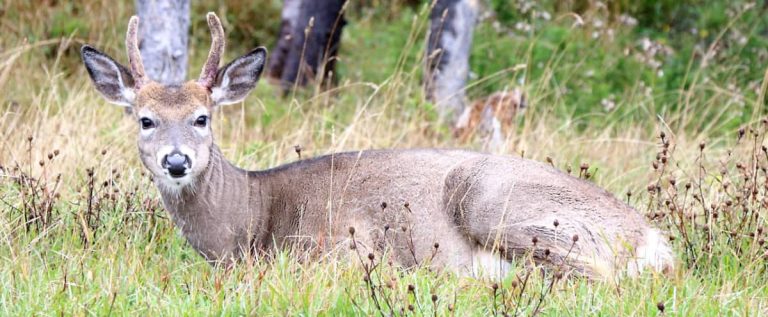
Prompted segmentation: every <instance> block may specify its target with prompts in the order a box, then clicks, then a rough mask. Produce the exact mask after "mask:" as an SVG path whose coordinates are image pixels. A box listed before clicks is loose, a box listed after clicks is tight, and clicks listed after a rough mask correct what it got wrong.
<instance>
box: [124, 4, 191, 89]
mask: <svg viewBox="0 0 768 317" xmlns="http://www.w3.org/2000/svg"><path fill="white" fill-rule="evenodd" d="M189 10H190V4H189V0H136V11H137V13H138V15H139V19H140V21H141V22H140V23H139V41H140V42H139V49H140V51H141V58H142V60H143V61H144V67H145V69H146V72H147V75H148V76H149V78H151V79H152V80H154V81H157V82H159V83H163V84H179V83H182V82H184V81H185V80H186V78H187V44H188V42H189Z"/></svg>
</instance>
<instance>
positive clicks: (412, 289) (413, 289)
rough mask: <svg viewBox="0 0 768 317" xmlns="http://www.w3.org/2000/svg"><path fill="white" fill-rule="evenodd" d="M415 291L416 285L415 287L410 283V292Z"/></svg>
mask: <svg viewBox="0 0 768 317" xmlns="http://www.w3.org/2000/svg"><path fill="white" fill-rule="evenodd" d="M415 291H416V287H415V286H413V284H408V292H411V293H413V292H415Z"/></svg>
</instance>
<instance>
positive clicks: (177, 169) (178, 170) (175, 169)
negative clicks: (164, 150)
mask: <svg viewBox="0 0 768 317" xmlns="http://www.w3.org/2000/svg"><path fill="white" fill-rule="evenodd" d="M163 167H164V168H165V169H167V170H168V173H169V174H171V177H182V176H184V175H186V174H187V173H186V171H187V168H189V156H186V155H184V154H181V153H180V152H171V154H168V155H166V156H165V158H163Z"/></svg>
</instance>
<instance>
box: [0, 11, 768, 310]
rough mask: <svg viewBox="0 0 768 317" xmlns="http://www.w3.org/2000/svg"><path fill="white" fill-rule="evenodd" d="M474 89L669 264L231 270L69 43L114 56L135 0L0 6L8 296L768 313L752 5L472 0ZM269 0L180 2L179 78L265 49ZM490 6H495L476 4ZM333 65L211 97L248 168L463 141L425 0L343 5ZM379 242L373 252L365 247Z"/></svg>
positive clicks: (2, 267) (117, 302) (229, 153)
mask: <svg viewBox="0 0 768 317" xmlns="http://www.w3.org/2000/svg"><path fill="white" fill-rule="evenodd" d="M483 3H484V4H485V5H486V6H487V7H488V8H490V9H493V10H492V11H494V12H495V13H494V14H490V13H489V14H483V16H482V19H481V21H480V23H479V25H478V27H477V29H476V31H475V38H474V47H473V50H472V57H471V67H472V74H471V78H470V81H469V85H468V87H467V94H468V96H469V97H470V98H480V97H482V96H486V95H488V94H490V93H492V92H494V91H499V90H504V89H512V88H518V87H519V88H521V89H522V90H523V91H524V92H525V95H526V96H527V100H528V107H527V109H526V111H525V112H524V113H523V114H522V115H520V116H519V117H518V119H517V122H516V124H515V127H514V129H513V130H512V131H507V133H506V135H505V144H504V148H502V149H496V150H495V151H497V152H499V153H503V154H508V155H515V156H524V157H526V158H531V159H534V160H538V161H542V162H548V163H549V164H552V165H554V166H556V167H557V168H560V169H561V170H564V171H569V172H570V173H572V174H574V175H577V176H579V177H584V178H588V179H589V180H590V181H592V182H594V183H596V184H598V185H600V186H601V187H604V188H606V189H608V190H609V191H610V192H612V193H614V194H615V195H616V196H618V197H620V198H621V199H623V200H626V201H627V202H628V203H629V204H630V205H632V206H633V207H634V208H636V209H637V210H638V212H640V213H642V214H644V215H647V217H648V219H650V220H651V221H652V222H653V223H654V224H655V225H657V226H658V227H660V228H662V229H663V230H664V231H665V232H666V233H667V234H668V235H669V239H670V241H671V243H672V245H673V248H674V250H675V252H676V255H677V258H678V263H677V264H676V267H675V270H674V272H672V273H671V274H668V275H663V274H654V273H645V274H643V275H641V276H639V277H636V278H620V277H617V278H616V279H613V280H606V281H590V280H587V279H582V278H563V277H562V276H558V275H557V274H555V273H553V272H548V271H541V270H539V269H537V268H536V267H535V266H532V265H531V264H530V261H529V259H526V258H521V259H519V261H518V262H517V263H516V268H515V270H514V272H513V273H512V274H510V275H508V276H507V277H505V278H504V279H502V280H475V279H469V278H461V277H458V276H455V275H453V274H451V273H448V272H441V271H434V270H430V269H428V268H426V267H424V268H416V269H407V270H406V269H401V268H398V267H394V266H392V265H389V264H388V263H378V264H377V265H371V264H372V262H374V261H375V260H371V261H370V262H369V260H368V259H360V261H359V263H346V262H338V261H332V260H330V259H321V260H319V261H313V262H306V263H303V262H300V261H298V260H296V258H295V257H294V256H292V255H291V254H290V253H287V252H281V253H278V254H277V255H276V256H275V257H274V258H272V259H250V260H248V261H244V262H242V263H240V264H239V265H237V266H236V267H234V268H233V269H231V270H226V269H222V268H216V267H212V266H210V265H209V264H208V263H206V262H205V261H204V260H203V258H202V257H200V256H199V255H198V254H197V253H196V252H195V251H194V250H193V249H192V248H191V247H190V246H188V245H187V243H186V241H185V240H184V238H183V237H182V236H181V235H180V233H179V232H178V231H177V230H176V229H175V228H174V226H173V224H172V222H171V220H170V219H169V216H168V215H167V214H166V213H165V211H164V210H163V207H162V204H161V203H160V201H159V195H158V193H157V191H156V189H155V187H154V185H153V184H152V182H151V180H150V178H149V176H148V175H147V174H146V173H145V171H144V167H143V166H142V165H141V162H140V161H139V159H138V155H137V149H136V145H135V142H136V135H137V130H138V128H137V124H136V122H134V120H133V119H132V118H131V117H130V116H128V115H126V114H125V113H124V110H123V109H121V108H120V107H116V106H112V105H109V104H107V103H106V102H104V101H103V100H102V98H101V97H100V96H99V95H98V93H97V92H96V91H95V89H93V87H92V86H91V83H90V82H89V80H88V76H87V73H86V71H85V68H84V67H83V66H82V64H81V61H80V56H79V48H80V46H81V45H82V44H84V43H89V44H92V45H95V46H97V47H99V48H100V49H102V50H104V51H105V52H107V53H109V54H111V55H112V56H113V57H115V58H116V59H118V61H121V62H123V63H124V62H125V56H126V54H125V48H124V44H123V41H124V32H125V28H126V24H127V21H128V18H129V17H130V16H131V15H132V14H133V12H134V11H133V6H132V2H115V1H106V0H86V1H79V2H72V3H70V2H63V1H54V0H47V1H39V2H29V1H24V0H5V1H2V2H0V34H2V35H1V36H0V239H1V241H0V315H4V316H30V315H42V316H48V315H51V316H54V315H76V316H87V315H98V316H103V315H149V316H155V315H172V316H173V315H183V316H194V315H223V316H232V315H258V316H271V315H279V316H298V315H300V316H339V315H366V316H370V315H387V316H388V315H396V316H400V315H415V316H425V315H434V316H437V315H440V316H454V315H455V316H473V315H499V316H505V315H510V316H514V315H520V316H529V315H544V316H561V315H565V316H587V315H600V316H634V315H640V316H649V315H650V316H656V315H674V316H722V315H726V316H743V315H749V316H752V315H765V314H768V289H766V284H767V282H768V272H766V269H768V265H766V260H768V245H766V244H765V238H766V236H768V232H766V230H765V229H766V224H767V222H768V142H766V140H765V136H766V133H768V113H766V107H767V106H768V101H767V100H766V93H768V19H767V18H766V16H768V3H766V2H764V1H760V2H744V1H720V0H716V1H707V2H706V3H705V2H703V1H693V0H686V1H664V0H662V1H654V2H649V3H645V2H641V3H635V2H631V1H614V2H607V3H604V2H599V1H565V2H561V1H542V2H531V1H518V0H514V1H507V0H488V1H484V2H483ZM280 5H281V1H276V0H269V1H267V0H265V1H242V0H231V1H217V2H216V3H215V4H208V3H206V4H202V3H194V4H193V7H192V30H191V31H192V36H191V38H190V61H191V63H190V64H191V65H190V67H189V70H190V71H189V74H191V75H190V78H192V77H193V76H195V75H196V74H197V72H198V70H199V69H200V66H201V65H202V63H203V61H204V60H205V57H206V55H205V54H206V53H207V50H208V47H209V46H208V45H209V41H210V39H209V37H208V30H207V26H206V25H205V21H204V19H203V16H204V13H205V12H208V11H216V12H217V13H219V16H220V17H222V20H223V22H224V27H225V29H226V32H227V34H228V47H227V52H226V55H225V59H226V60H231V59H232V58H234V57H236V56H239V55H240V54H242V53H245V52H246V51H247V50H248V49H250V48H252V47H255V46H257V45H267V46H268V47H270V45H271V44H273V43H274V41H275V37H276V33H277V31H278V28H279V23H280ZM492 11H488V12H492ZM348 19H349V20H350V23H349V25H348V27H347V28H346V29H345V30H344V34H343V37H342V48H341V53H340V61H339V64H338V78H339V82H338V84H337V85H336V86H335V87H334V88H332V89H330V90H322V89H320V87H318V86H315V85H311V86H310V87H306V88H299V89H296V90H294V91H292V92H291V93H289V94H288V95H287V96H282V95H281V94H280V93H279V92H278V89H277V88H276V87H274V86H271V85H269V84H268V83H266V82H262V83H260V85H259V86H258V87H257V89H256V91H255V92H254V93H252V94H251V95H250V96H249V97H248V98H247V99H246V100H245V101H244V102H242V103H240V104H236V105H231V106H227V107H223V108H221V109H220V110H218V111H217V113H215V115H214V121H213V126H214V131H215V139H216V140H217V142H218V144H219V145H220V147H221V149H222V151H223V153H224V154H225V156H226V157H227V158H228V159H230V160H231V161H233V162H235V163H236V165H238V166H240V167H243V168H247V169H264V168H269V167H274V166H277V165H279V164H283V163H287V162H292V161H295V160H298V159H300V158H299V157H298V155H297V153H296V150H295V146H297V145H299V146H300V147H301V149H302V150H301V156H302V158H306V157H311V156H315V155H322V154H328V153H334V152H340V151H345V150H354V149H373V148H413V147H446V148H467V149H476V150H483V149H482V145H481V144H480V143H479V142H475V141H470V142H466V143H462V142H459V141H457V140H456V139H454V138H453V136H452V131H451V129H450V127H449V126H447V125H446V124H445V123H443V122H440V120H439V119H438V115H437V111H436V109H435V107H434V105H433V104H431V103H430V102H428V101H426V100H425V98H424V95H423V92H422V90H421V81H420V80H421V73H422V67H423V64H422V62H423V51H424V50H423V46H424V34H425V33H424V32H425V31H426V29H427V26H428V8H427V5H426V4H425V3H422V4H419V5H415V6H412V5H407V4H406V3H404V1H385V0H369V1H357V2H353V3H352V5H351V6H350V7H349V11H348ZM375 258H378V256H375Z"/></svg>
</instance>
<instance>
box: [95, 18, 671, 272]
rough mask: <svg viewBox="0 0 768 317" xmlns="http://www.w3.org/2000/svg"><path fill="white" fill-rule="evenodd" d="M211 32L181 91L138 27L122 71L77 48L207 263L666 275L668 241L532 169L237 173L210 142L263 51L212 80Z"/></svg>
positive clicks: (379, 154) (452, 154)
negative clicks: (360, 255)
mask: <svg viewBox="0 0 768 317" xmlns="http://www.w3.org/2000/svg"><path fill="white" fill-rule="evenodd" d="M207 22H208V26H209V28H210V34H211V37H212V44H211V47H210V51H209V53H208V58H207V60H206V62H205V63H204V66H203V68H202V71H201V73H200V77H199V78H198V79H197V80H191V81H188V82H185V83H181V84H176V85H162V84H159V83H156V82H153V81H152V80H151V79H149V78H148V77H147V76H146V74H145V72H144V67H143V64H142V60H141V55H140V51H139V46H138V39H137V37H138V36H137V29H138V25H139V19H138V17H136V16H133V17H132V18H130V20H129V23H128V30H127V34H126V47H127V52H128V61H129V66H128V67H126V66H123V65H121V64H120V63H118V62H116V61H115V60H114V59H112V58H111V57H110V56H108V55H106V54H105V53H102V52H100V51H98V50H97V49H95V48H93V47H91V46H89V45H83V46H82V48H81V56H82V60H83V62H84V65H85V68H86V69H87V72H88V74H89V77H90V79H91V81H92V83H93V85H94V86H95V88H96V90H97V91H98V92H100V93H101V95H103V97H104V98H105V99H106V100H107V101H108V102H110V103H113V104H117V105H121V106H125V107H130V109H132V111H131V114H130V116H131V118H132V119H133V120H135V121H136V122H137V123H138V141H137V145H138V152H139V157H140V159H141V162H142V163H143V165H144V167H145V168H146V169H147V170H148V171H149V172H150V173H151V175H152V177H153V182H154V184H155V186H156V187H157V190H158V191H159V194H160V197H161V200H162V204H163V206H164V208H165V209H166V211H167V212H168V213H169V214H170V216H171V218H172V221H173V223H174V225H175V226H176V227H177V229H178V230H180V231H181V233H182V235H183V236H184V237H185V238H186V240H187V242H188V244H189V245H191V246H192V247H193V248H194V249H195V250H196V251H197V252H198V253H199V254H200V255H201V256H202V257H203V258H204V259H205V261H207V262H210V263H212V264H214V265H217V264H220V263H237V262H238V261H242V260H243V259H245V258H247V257H248V256H252V257H253V256H258V255H269V254H274V252H277V251H279V250H288V249H291V250H300V251H306V252H319V253H320V254H327V253H331V252H334V251H335V250H342V249H343V250H347V251H346V253H347V254H350V253H351V252H352V251H349V250H352V249H354V250H356V251H355V252H373V251H376V252H383V253H385V254H387V257H388V259H390V260H392V261H393V262H394V263H397V265H399V266H403V267H413V266H416V265H420V264H424V263H428V265H429V266H430V267H435V268H441V269H444V270H447V271H453V272H456V273H457V274H460V275H467V276H482V275H483V273H482V272H491V273H493V272H499V273H496V274H504V273H505V272H508V270H509V268H510V265H511V264H513V262H514V261H515V259H518V258H522V257H523V256H528V257H529V259H533V261H532V262H531V263H534V264H536V263H542V264H544V265H543V267H551V268H554V269H560V268H565V269H567V270H569V272H574V274H578V275H581V276H586V277H588V278H595V279H601V278H611V277H613V276H618V275H622V276H624V275H625V274H626V275H636V274H639V273H641V272H644V271H651V272H669V271H670V270H672V269H673V267H674V256H673V252H672V249H671V248H670V246H669V245H668V242H667V239H665V238H664V235H663V234H662V232H661V231H659V230H658V229H656V228H654V227H652V226H651V224H649V223H648V222H647V221H646V219H645V217H643V216H642V215H641V214H640V213H639V212H638V211H636V210H635V209H633V208H632V207H630V206H629V205H628V204H627V203H625V202H623V201H621V200H619V199H617V198H616V197H615V196H614V195H612V194H611V193H609V192H607V191H606V190H604V189H602V188H600V187H598V186H596V185H594V184H592V183H591V182H588V181H586V180H584V179H582V178H579V177H576V176H572V175H570V173H564V172H561V171H559V170H558V169H556V168H554V167H553V166H551V165H549V164H544V163H541V162H537V161H533V160H530V159H525V158H520V157H515V156H505V155H492V154H486V153H481V152H473V151H468V150H461V149H437V148H421V149H378V150H358V151H350V152H343V153H332V154H328V155H324V156H319V157H315V158H309V159H299V160H298V161H295V162H292V163H288V164H285V165H282V166H278V167H274V168H271V169H266V170H257V171H247V170H243V169H241V168H238V167H236V166H234V165H233V164H232V163H230V162H229V161H227V159H226V158H225V157H224V155H223V154H222V151H221V150H220V149H219V147H218V146H217V145H216V142H215V141H214V138H213V133H212V124H213V122H214V120H213V119H214V118H213V113H214V110H215V109H217V108H218V107H221V106H224V105H228V104H233V103H239V102H242V101H243V100H244V99H245V98H246V96H248V94H249V93H250V91H251V90H252V89H253V88H254V87H255V86H256V83H257V81H258V79H259V77H260V75H261V72H262V69H263V68H264V64H265V60H266V58H267V50H266V49H265V48H264V47H258V48H256V49H253V50H252V51H250V52H248V53H247V54H245V55H242V56H240V57H238V58H236V59H234V60H233V61H231V62H230V63H229V64H226V65H225V66H223V67H219V63H220V59H221V56H222V54H223V51H224V47H225V39H224V36H225V35H224V30H223V28H222V24H221V21H220V20H219V18H218V17H217V16H216V14H214V13H212V12H211V13H208V15H207ZM350 243H354V245H355V246H357V247H356V248H352V247H349V244H350ZM438 245H439V250H437V249H438ZM318 250H319V251H318ZM340 253H344V252H340ZM500 259H501V260H500Z"/></svg>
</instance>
